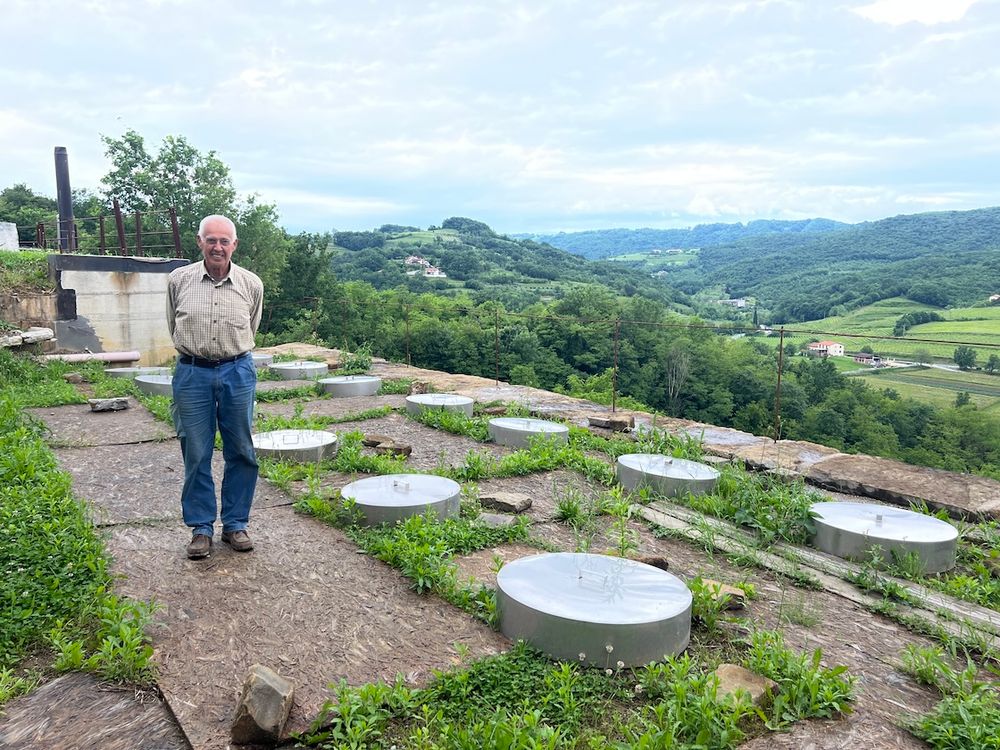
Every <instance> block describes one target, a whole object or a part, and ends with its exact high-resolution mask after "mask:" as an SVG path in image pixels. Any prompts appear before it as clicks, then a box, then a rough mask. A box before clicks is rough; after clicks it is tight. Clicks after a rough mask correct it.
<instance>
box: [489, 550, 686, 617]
mask: <svg viewBox="0 0 1000 750" xmlns="http://www.w3.org/2000/svg"><path fill="white" fill-rule="evenodd" d="M497 587H498V588H500V589H501V590H502V591H503V592H504V593H505V594H506V595H507V596H509V597H510V598H511V599H513V600H515V601H517V602H519V603H521V604H523V605H525V606H527V607H530V608H531V609H534V610H537V611H539V612H544V613H545V614H548V615H552V616H555V617H562V618H565V619H567V620H577V621H582V622H593V623H600V624H607V625H634V624H640V623H647V622H658V621H661V620H664V619H666V618H670V617H676V616H678V615H680V614H682V613H684V612H685V611H686V610H687V608H688V607H689V606H691V592H690V591H689V590H688V587H687V586H686V585H685V584H684V582H683V581H681V580H680V579H679V578H678V577H677V576H675V575H672V574H671V573H668V572H666V571H665V570H660V569H659V568H654V567H653V566H652V565H646V564H645V563H640V562H636V561H635V560H627V559H624V558H621V557H611V556H610V555H594V554H589V553H582V552H556V553H545V554H541V555H532V556H530V557H522V558H521V559H519V560H515V561H513V562H510V563H507V564H506V565H504V566H503V567H502V568H501V569H500V572H499V573H498V574H497Z"/></svg>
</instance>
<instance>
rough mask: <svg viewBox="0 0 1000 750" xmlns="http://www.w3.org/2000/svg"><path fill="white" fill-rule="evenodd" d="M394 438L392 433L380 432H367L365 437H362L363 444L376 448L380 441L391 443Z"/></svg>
mask: <svg viewBox="0 0 1000 750" xmlns="http://www.w3.org/2000/svg"><path fill="white" fill-rule="evenodd" d="M393 441H394V438H393V437H392V436H391V435H382V434H380V433H378V432H369V433H366V434H365V436H364V437H363V438H361V444H362V445H363V446H365V447H366V448H374V447H375V446H376V445H378V444H379V443H391V442H393Z"/></svg>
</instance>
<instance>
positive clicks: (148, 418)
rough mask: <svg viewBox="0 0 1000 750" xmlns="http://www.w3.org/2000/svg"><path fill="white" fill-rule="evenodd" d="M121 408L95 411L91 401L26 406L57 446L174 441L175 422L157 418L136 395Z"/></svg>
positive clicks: (52, 443)
mask: <svg viewBox="0 0 1000 750" xmlns="http://www.w3.org/2000/svg"><path fill="white" fill-rule="evenodd" d="M128 403H129V408H128V409H124V410H122V411H107V412H95V411H91V409H90V406H89V405H88V404H70V405H68V406H53V407H43V408H38V409H25V411H26V412H27V413H29V414H31V415H32V416H34V417H36V418H38V419H40V420H41V421H43V422H44V423H45V426H46V427H48V428H49V431H50V435H49V436H48V438H47V439H48V442H49V443H50V444H51V445H54V446H78V447H83V446H92V445H128V444H130V443H144V442H150V441H156V440H173V439H174V438H175V437H176V435H175V433H174V427H173V425H168V424H166V423H165V422H161V421H159V420H158V419H156V418H155V417H154V416H153V415H152V414H150V413H149V411H148V410H147V409H146V408H145V407H144V406H143V405H142V404H140V403H139V402H138V401H136V400H135V399H133V398H129V400H128Z"/></svg>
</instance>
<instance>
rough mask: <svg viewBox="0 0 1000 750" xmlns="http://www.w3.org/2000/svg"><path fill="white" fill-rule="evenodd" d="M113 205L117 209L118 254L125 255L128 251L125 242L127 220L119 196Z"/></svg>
mask: <svg viewBox="0 0 1000 750" xmlns="http://www.w3.org/2000/svg"><path fill="white" fill-rule="evenodd" d="M111 205H112V208H114V210H115V228H116V229H117V230H118V254H119V255H125V254H127V253H128V246H127V245H126V244H125V220H124V219H123V218H122V207H121V204H120V203H119V202H118V199H117V198H115V199H114V201H112V204H111Z"/></svg>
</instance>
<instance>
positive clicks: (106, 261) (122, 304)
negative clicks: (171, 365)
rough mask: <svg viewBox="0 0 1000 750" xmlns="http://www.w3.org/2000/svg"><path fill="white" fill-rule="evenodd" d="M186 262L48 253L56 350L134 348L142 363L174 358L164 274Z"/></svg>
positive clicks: (158, 363) (94, 350) (117, 349)
mask: <svg viewBox="0 0 1000 750" xmlns="http://www.w3.org/2000/svg"><path fill="white" fill-rule="evenodd" d="M187 262H188V261H186V260H181V259H177V258H169V259H165V258H132V257H118V256H105V255H73V254H65V255H50V256H49V273H50V275H51V276H52V278H53V279H54V280H55V281H56V297H57V302H56V306H57V315H56V319H55V321H54V323H55V325H54V326H53V327H52V328H53V330H54V331H55V333H56V340H57V342H58V344H57V345H58V348H59V351H84V350H86V349H89V350H90V351H92V352H112V351H129V350H133V349H134V350H137V351H139V352H140V353H141V355H142V358H141V359H140V361H139V362H140V364H142V365H160V364H164V363H166V362H168V361H169V360H170V359H171V358H172V357H173V356H174V355H175V354H176V352H175V351H174V347H173V343H172V342H171V340H170V334H169V333H168V332H167V320H166V309H167V296H166V294H167V275H168V274H169V273H170V272H171V271H172V270H174V269H175V268H179V267H180V266H183V265H186V264H187Z"/></svg>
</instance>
